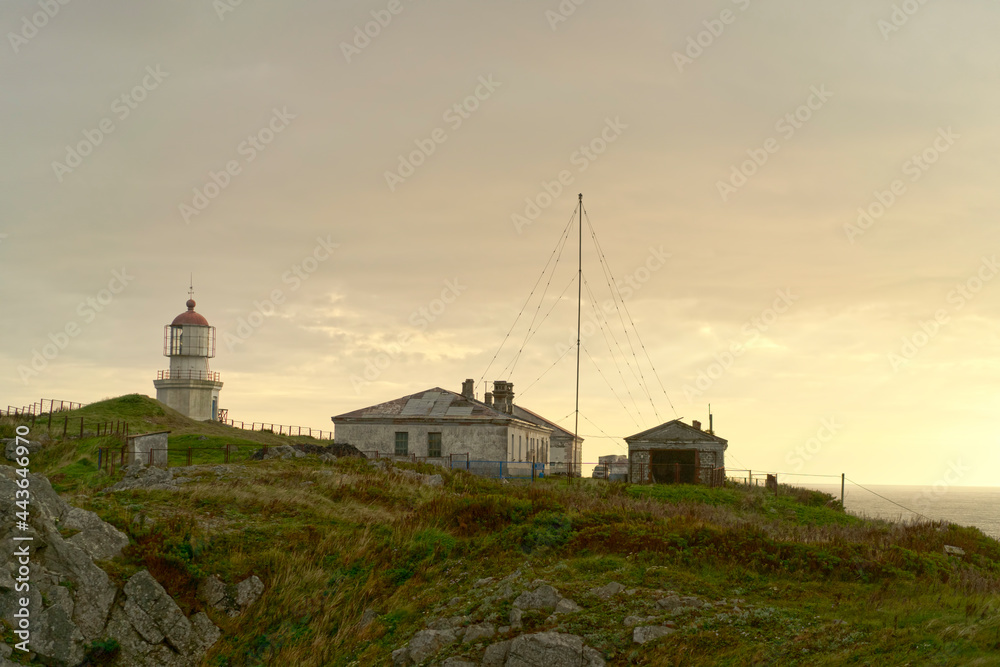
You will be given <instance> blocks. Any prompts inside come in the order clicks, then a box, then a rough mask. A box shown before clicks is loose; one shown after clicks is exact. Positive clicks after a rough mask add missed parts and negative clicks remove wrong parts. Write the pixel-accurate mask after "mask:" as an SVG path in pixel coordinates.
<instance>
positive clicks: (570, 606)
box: [556, 598, 583, 614]
mask: <svg viewBox="0 0 1000 667" xmlns="http://www.w3.org/2000/svg"><path fill="white" fill-rule="evenodd" d="M575 611H583V607H581V606H580V605H578V604H577V603H575V602H573V601H572V600H570V599H569V598H563V599H562V600H559V604H557V605H556V613H557V614H572V613H573V612H575Z"/></svg>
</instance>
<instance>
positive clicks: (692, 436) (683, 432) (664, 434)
mask: <svg viewBox="0 0 1000 667" xmlns="http://www.w3.org/2000/svg"><path fill="white" fill-rule="evenodd" d="M669 440H681V441H684V442H696V441H703V442H715V443H719V444H722V445H728V443H729V441H728V440H726V439H725V438H720V437H719V436H717V435H715V434H714V433H709V432H708V431H703V430H701V429H700V428H695V427H694V426H691V425H690V424H685V423H684V422H682V421H681V420H680V419H674V420H672V421H668V422H664V423H663V424H660V425H659V426H654V427H653V428H651V429H647V430H645V431H643V432H642V433H636V434H635V435H630V436H628V437H627V438H625V442H627V443H630V444H631V443H632V442H633V441H661V442H662V441H669Z"/></svg>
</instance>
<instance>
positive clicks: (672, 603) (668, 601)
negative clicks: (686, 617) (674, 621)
mask: <svg viewBox="0 0 1000 667" xmlns="http://www.w3.org/2000/svg"><path fill="white" fill-rule="evenodd" d="M656 606H658V607H659V608H660V609H663V610H665V611H668V612H670V613H671V614H680V613H682V612H685V611H687V610H688V609H700V608H701V607H703V606H705V603H704V602H702V601H701V600H699V599H698V598H696V597H693V596H690V595H686V596H680V595H668V596H667V597H665V598H662V599H660V600H657V601H656Z"/></svg>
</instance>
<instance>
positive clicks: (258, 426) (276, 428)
mask: <svg viewBox="0 0 1000 667" xmlns="http://www.w3.org/2000/svg"><path fill="white" fill-rule="evenodd" d="M220 423H222V424H225V425H226V426H232V427H233V428H238V429H242V430H244V431H261V432H264V433H274V434H275V435H290V436H295V437H303V436H305V437H309V438H313V439H314V440H333V431H321V430H319V429H314V428H309V427H308V426H287V425H285V424H269V423H267V422H250V428H247V425H246V422H242V421H239V420H238V419H221V420H220Z"/></svg>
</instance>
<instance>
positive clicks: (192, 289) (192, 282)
mask: <svg viewBox="0 0 1000 667" xmlns="http://www.w3.org/2000/svg"><path fill="white" fill-rule="evenodd" d="M188 297H190V298H192V299H193V298H194V274H193V273H192V274H191V287H190V288H188Z"/></svg>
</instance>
